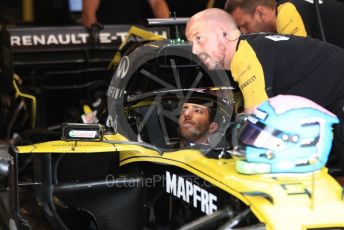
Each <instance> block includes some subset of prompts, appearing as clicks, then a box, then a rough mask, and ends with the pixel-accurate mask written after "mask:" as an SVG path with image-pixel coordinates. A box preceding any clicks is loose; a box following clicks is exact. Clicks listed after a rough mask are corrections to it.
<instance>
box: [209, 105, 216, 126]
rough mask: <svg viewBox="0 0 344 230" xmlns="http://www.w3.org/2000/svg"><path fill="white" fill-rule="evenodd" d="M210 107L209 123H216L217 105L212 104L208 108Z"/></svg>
mask: <svg viewBox="0 0 344 230" xmlns="http://www.w3.org/2000/svg"><path fill="white" fill-rule="evenodd" d="M207 107H208V113H209V122H214V121H215V116H216V110H217V108H216V103H212V105H210V106H207Z"/></svg>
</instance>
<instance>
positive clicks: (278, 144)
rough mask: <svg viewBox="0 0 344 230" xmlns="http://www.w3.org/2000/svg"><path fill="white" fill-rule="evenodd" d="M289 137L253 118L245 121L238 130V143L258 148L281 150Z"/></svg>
mask: <svg viewBox="0 0 344 230" xmlns="http://www.w3.org/2000/svg"><path fill="white" fill-rule="evenodd" d="M288 139H289V135H288V134H287V133H285V132H283V131H280V130H277V129H274V128H271V127H269V126H267V125H265V124H264V123H262V122H260V121H258V120H256V119H255V118H253V117H249V118H248V119H246V120H245V121H244V122H243V123H242V125H241V127H240V130H239V142H240V143H241V144H244V145H249V146H253V147H258V148H264V149H270V150H281V148H282V147H283V146H284V142H285V141H288Z"/></svg>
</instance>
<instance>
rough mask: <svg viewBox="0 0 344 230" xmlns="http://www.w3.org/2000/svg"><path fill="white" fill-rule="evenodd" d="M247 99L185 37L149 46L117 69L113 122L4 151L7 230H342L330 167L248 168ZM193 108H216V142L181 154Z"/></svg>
mask: <svg viewBox="0 0 344 230" xmlns="http://www.w3.org/2000/svg"><path fill="white" fill-rule="evenodd" d="M240 100H241V96H240V93H239V91H238V89H237V88H236V87H235V86H233V84H232V82H231V81H230V78H229V77H228V73H226V72H224V71H209V70H207V68H206V67H205V66H204V65H203V64H202V63H201V61H200V60H199V59H198V58H197V57H195V56H194V55H193V54H192V52H191V47H190V45H189V44H188V43H187V42H185V41H184V40H183V39H181V38H176V39H165V40H158V41H150V42H144V43H142V44H141V45H139V46H137V47H135V49H132V50H130V52H127V53H124V54H123V56H122V58H121V61H120V63H119V64H118V66H117V69H116V72H115V74H114V76H113V78H112V81H111V83H110V86H109V87H108V90H107V103H108V104H107V107H108V109H107V111H108V118H107V120H106V124H76V123H65V124H63V126H62V130H61V133H62V134H61V139H62V140H56V141H49V142H41V143H33V144H29V145H21V146H19V145H16V146H10V147H9V148H8V152H9V153H10V154H9V155H8V154H7V155H6V153H7V148H6V147H3V148H2V149H1V154H2V155H3V156H2V159H1V166H2V167H0V168H1V169H2V170H1V172H2V175H5V174H8V178H9V180H8V188H9V193H8V194H9V195H8V196H9V197H8V198H9V201H10V202H9V205H8V207H6V206H7V205H6V204H5V203H3V202H2V203H0V204H1V207H0V209H1V221H0V224H1V228H2V229H6V228H7V229H177V228H179V229H184V230H185V229H278V230H279V229H344V200H343V188H342V187H341V186H340V185H339V184H338V182H337V181H336V180H335V179H334V178H333V177H332V176H330V175H329V174H328V172H327V168H325V167H323V166H324V164H321V165H320V166H319V165H318V164H316V163H315V164H314V165H315V166H317V167H313V168H312V167H311V168H309V167H307V168H306V169H307V170H305V171H302V170H300V171H292V170H291V171H290V172H289V171H288V170H286V171H283V170H280V171H278V170H274V168H273V167H272V166H271V167H270V168H268V169H267V168H266V167H265V166H266V165H267V164H254V166H255V168H254V170H252V169H250V168H249V167H250V165H245V166H244V167H241V166H242V164H241V163H242V162H243V160H242V155H240V154H239V152H240V151H239V150H238V149H237V144H236V143H235V141H234V142H233V141H231V139H233V140H236V138H237V135H238V134H237V132H234V131H235V130H237V129H240V128H239V126H240V127H248V125H247V124H246V126H245V125H243V124H244V121H247V119H243V118H242V116H241V114H239V113H240V112H241V104H242V103H241V102H240ZM185 102H191V103H202V104H212V105H214V107H215V108H216V112H215V116H214V119H215V120H216V121H217V122H218V123H219V124H220V127H219V130H218V131H217V132H216V133H215V134H214V135H212V136H211V137H210V138H209V144H207V145H202V144H190V145H182V144H181V143H182V138H181V136H180V133H179V129H178V117H179V114H180V110H181V107H182V105H183V103H185ZM238 118H240V119H238ZM260 128H261V129H260V130H265V129H264V127H263V126H260ZM231 130H234V131H233V132H232V131H231ZM241 130H242V129H241ZM267 130H268V129H267ZM265 131H266V130H265ZM270 131H271V130H270ZM270 131H269V132H270ZM274 131H276V130H274ZM241 133H243V131H242V132H241ZM276 133H277V134H276ZM270 134H273V135H274V137H277V136H278V135H280V134H281V132H279V133H278V132H270ZM284 137H285V136H283V135H282V138H284ZM275 139H276V138H275ZM292 139H293V141H294V142H297V141H296V140H295V138H292ZM258 157H264V158H265V159H267V160H270V159H272V158H273V157H271V156H270V155H269V156H258ZM276 158H278V157H275V159H276ZM240 162H241V163H240ZM278 163H279V162H277V163H276V164H278ZM307 164H308V163H307V162H303V163H302V164H300V167H301V169H303V166H305V165H307ZM283 166H285V164H284V165H283ZM307 166H309V165H307ZM7 167H8V170H7ZM276 168H278V167H276ZM284 169H285V167H284ZM3 187H5V188H6V187H7V183H4V185H3Z"/></svg>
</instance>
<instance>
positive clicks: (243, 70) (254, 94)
mask: <svg viewBox="0 0 344 230" xmlns="http://www.w3.org/2000/svg"><path fill="white" fill-rule="evenodd" d="M231 72H232V76H233V79H234V80H235V81H236V82H238V84H239V87H240V90H241V92H242V95H243V98H244V108H245V113H252V112H253V111H254V109H255V108H257V107H258V105H260V104H261V103H262V102H264V101H265V100H266V99H268V96H267V93H266V91H265V88H266V86H265V77H264V71H263V67H262V65H261V63H260V62H259V60H258V58H257V56H256V53H255V51H254V50H253V48H252V47H251V45H250V44H249V43H248V42H247V41H240V44H239V47H238V50H237V52H236V53H235V55H234V57H233V60H232V63H231Z"/></svg>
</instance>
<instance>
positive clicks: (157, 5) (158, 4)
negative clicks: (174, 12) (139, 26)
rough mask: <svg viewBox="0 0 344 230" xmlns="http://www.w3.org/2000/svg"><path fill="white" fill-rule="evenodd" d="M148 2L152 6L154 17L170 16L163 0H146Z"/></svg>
mask: <svg viewBox="0 0 344 230" xmlns="http://www.w3.org/2000/svg"><path fill="white" fill-rule="evenodd" d="M148 2H149V5H150V7H151V8H152V11H153V14H154V17H156V18H168V17H169V16H170V10H169V8H168V5H167V3H166V1H165V0H148Z"/></svg>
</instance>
